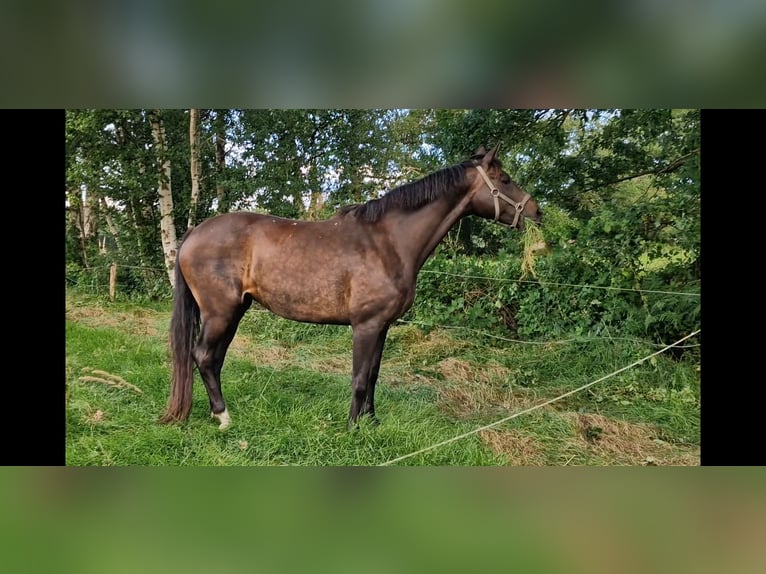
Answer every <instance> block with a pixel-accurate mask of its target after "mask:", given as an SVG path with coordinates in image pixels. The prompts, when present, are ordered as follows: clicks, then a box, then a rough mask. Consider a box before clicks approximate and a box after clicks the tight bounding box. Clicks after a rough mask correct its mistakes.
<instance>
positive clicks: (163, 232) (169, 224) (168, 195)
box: [149, 110, 178, 288]
mask: <svg viewBox="0 0 766 574" xmlns="http://www.w3.org/2000/svg"><path fill="white" fill-rule="evenodd" d="M149 121H150V122H151V125H152V139H153V140H154V149H155V153H156V156H157V163H158V165H159V172H158V188H157V193H158V195H159V207H160V237H161V240H162V252H163V255H164V258H165V268H166V270H167V273H168V278H169V279H170V284H171V285H172V286H173V287H174V288H175V275H174V273H173V266H174V265H175V261H176V250H177V247H178V241H177V239H176V227H175V224H174V223H173V194H172V191H171V179H170V176H171V166H170V158H169V156H168V149H167V144H166V142H165V128H164V126H163V125H162V115H161V113H160V110H153V111H152V112H151V113H150V114H149Z"/></svg>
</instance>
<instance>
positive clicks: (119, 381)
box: [78, 367, 143, 395]
mask: <svg viewBox="0 0 766 574" xmlns="http://www.w3.org/2000/svg"><path fill="white" fill-rule="evenodd" d="M82 371H83V372H84V373H91V374H90V375H84V376H82V377H79V379H78V380H80V381H83V382H91V383H102V384H104V385H107V386H109V387H115V388H118V389H130V390H131V391H133V392H134V393H138V394H139V395H141V394H143V391H142V390H141V389H139V388H138V387H137V386H136V385H134V384H131V383H129V382H128V381H126V380H125V379H123V378H122V377H119V376H117V375H113V374H111V373H107V372H106V371H99V370H96V369H91V368H90V367H83V369H82Z"/></svg>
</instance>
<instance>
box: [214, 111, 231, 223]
mask: <svg viewBox="0 0 766 574" xmlns="http://www.w3.org/2000/svg"><path fill="white" fill-rule="evenodd" d="M225 113H226V112H225V111H224V110H217V111H216V116H215V197H216V199H217V200H218V213H226V212H227V211H229V202H228V201H226V198H225V197H224V193H225V191H224V189H223V183H221V181H222V180H223V171H224V167H226V117H225V116H224V114H225Z"/></svg>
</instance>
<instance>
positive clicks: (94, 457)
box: [66, 292, 700, 466]
mask: <svg viewBox="0 0 766 574" xmlns="http://www.w3.org/2000/svg"><path fill="white" fill-rule="evenodd" d="M169 321H170V305H169V304H167V303H164V304H153V305H140V304H138V303H132V302H131V303H127V302H116V303H110V302H108V301H105V300H103V299H101V298H98V297H95V296H87V295H83V294H78V293H74V292H68V293H67V320H66V384H67V394H66V396H67V400H66V422H67V436H66V462H67V464H68V465H198V466H220V465H229V466H248V465H316V466H328V465H332V466H345V465H365V466H367V465H377V464H381V463H384V462H386V461H389V460H391V459H394V458H396V457H398V456H401V455H404V454H407V453H411V452H414V451H417V450H419V449H422V448H425V447H428V446H431V445H433V444H436V443H439V442H441V441H444V440H447V439H450V438H452V437H455V436H457V435H460V434H462V433H465V432H468V431H471V430H473V429H476V428H478V427H480V426H483V425H487V424H490V423H492V422H494V421H497V420H499V419H502V418H504V417H507V416H509V415H510V414H512V413H514V412H516V411H519V410H521V409H523V408H528V407H530V406H532V405H534V404H539V403H540V402H542V401H544V400H547V399H549V398H552V397H555V396H558V395H559V394H561V393H563V392H566V391H568V390H571V389H573V388H576V387H578V386H580V385H582V384H585V383H587V382H590V381H592V380H595V379H597V378H599V377H601V376H603V375H605V374H608V373H610V372H613V371H615V370H617V369H618V368H620V367H623V366H625V365H627V364H629V363H631V362H633V361H635V360H636V359H638V358H641V357H643V356H646V355H648V354H650V353H651V352H653V351H654V350H656V348H655V347H652V346H650V345H648V344H642V343H636V342H625V341H609V340H603V339H592V340H589V341H585V342H576V343H563V344H550V345H522V344H517V343H516V344H514V343H508V342H503V341H498V340H497V339H491V338H486V339H485V340H482V337H477V335H476V333H464V334H463V335H464V336H461V333H460V332H459V331H453V330H450V331H445V330H440V329H437V330H434V331H432V332H430V333H424V332H423V331H421V330H420V329H419V328H417V327H415V326H413V325H404V324H398V325H395V326H394V327H392V329H391V331H390V335H389V339H388V342H387V346H386V352H385V354H384V358H383V364H382V369H381V376H380V381H379V383H378V387H377V393H376V405H377V410H378V415H379V418H380V422H381V424H380V425H377V426H373V425H371V424H369V423H368V421H366V420H362V422H361V424H360V425H359V427H358V428H357V429H355V430H354V431H352V432H348V431H347V430H346V417H347V415H348V409H349V404H350V384H349V382H350V366H351V330H350V329H349V328H348V327H341V326H329V325H306V324H301V323H295V322H290V321H285V320H282V319H280V318H278V317H276V316H274V315H271V314H269V313H265V312H259V311H257V310H253V311H250V312H249V313H248V314H247V315H246V316H245V318H244V319H243V321H242V324H241V326H240V329H239V331H238V333H237V336H236V338H235V341H234V343H233V345H232V348H231V350H230V352H229V354H228V356H227V359H226V363H225V365H224V369H223V374H222V379H223V391H224V397H225V399H226V401H227V406H228V409H229V412H230V414H231V416H232V421H233V424H232V426H231V427H230V428H229V429H228V430H226V431H219V430H218V428H217V423H216V422H215V421H213V420H212V419H211V418H210V416H209V412H208V401H207V396H206V394H205V390H204V387H203V385H202V383H201V381H200V379H199V377H198V376H197V377H196V380H195V386H194V403H193V407H192V413H191V416H190V418H189V420H188V421H187V422H185V423H183V424H178V425H161V424H158V423H157V419H158V417H159V416H160V415H161V414H162V412H163V409H164V406H165V402H166V400H167V392H168V385H169V377H170V356H169V349H168V346H167V332H168V325H169ZM698 367H699V360H698V354H697V359H695V358H693V357H689V358H686V359H684V360H682V361H676V360H673V359H672V358H670V357H666V356H665V355H660V356H658V357H656V359H655V360H653V361H647V362H646V363H644V364H642V365H640V366H638V367H635V368H633V369H630V370H628V371H626V372H624V373H621V374H620V375H618V376H615V377H613V378H611V379H608V380H606V381H604V382H602V383H599V384H597V385H595V386H593V387H591V388H590V389H588V390H587V391H584V392H582V393H578V394H575V395H573V396H571V397H568V398H566V399H564V400H561V401H559V402H557V403H554V404H552V405H550V406H547V407H544V408H542V409H539V410H535V411H533V412H530V413H527V414H525V415H522V416H520V417H517V418H515V419H513V420H511V421H508V422H507V423H504V424H502V425H499V426H497V427H495V428H493V429H492V430H491V431H485V432H482V433H479V434H472V435H470V436H467V437H465V438H462V439H460V440H458V441H455V442H452V443H450V444H446V445H443V446H440V447H438V448H436V449H433V450H430V451H428V452H425V453H423V454H419V455H416V456H413V457H411V458H408V459H406V460H403V461H401V462H399V463H397V464H403V465H450V466H455V465H459V466H468V465H471V466H473V465H506V464H514V465H515V464H532V465H565V464H568V465H626V464H698V463H699V434H700V433H699V369H698ZM94 371H102V372H105V373H109V374H111V375H113V376H114V377H119V378H121V379H122V380H124V381H126V382H127V383H130V384H132V385H135V386H136V387H138V389H140V392H137V391H136V390H134V389H131V388H128V387H125V386H117V385H113V384H108V383H109V381H110V380H116V379H114V378H111V379H110V378H109V377H106V376H105V375H104V376H101V377H100V378H101V379H102V380H101V381H99V380H87V378H84V377H87V376H88V375H89V374H92V373H93V372H94Z"/></svg>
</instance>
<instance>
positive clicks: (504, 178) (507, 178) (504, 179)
mask: <svg viewBox="0 0 766 574" xmlns="http://www.w3.org/2000/svg"><path fill="white" fill-rule="evenodd" d="M500 182H501V183H504V184H506V185H507V184H509V183H511V176H509V175H508V174H507V173H504V174H503V175H501V176H500Z"/></svg>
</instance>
